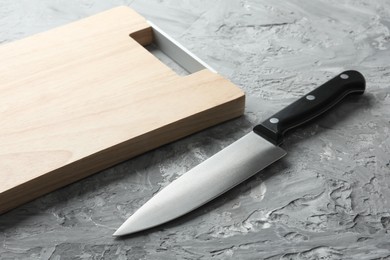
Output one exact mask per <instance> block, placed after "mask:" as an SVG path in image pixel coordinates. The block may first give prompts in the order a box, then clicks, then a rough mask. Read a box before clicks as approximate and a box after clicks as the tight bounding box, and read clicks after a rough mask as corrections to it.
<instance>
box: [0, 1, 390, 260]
mask: <svg viewBox="0 0 390 260" xmlns="http://www.w3.org/2000/svg"><path fill="white" fill-rule="evenodd" d="M121 4H125V5H130V6H132V7H133V8H135V9H136V10H137V11H139V12H140V13H141V14H143V15H144V16H145V17H147V18H148V19H150V20H152V21H154V22H155V23H156V24H158V25H159V26H160V27H162V28H163V29H165V30H166V31H167V32H168V33H169V34H171V35H172V36H173V37H174V38H176V39H177V40H178V41H180V42H181V43H183V44H184V45H185V46H187V47H188V48H189V49H190V50H192V51H193V52H194V53H196V54H197V55H198V56H200V57H201V58H202V59H204V60H205V61H206V62H208V63H209V64H210V65H211V66H213V67H214V68H216V69H217V70H218V71H219V72H220V74H222V75H224V76H225V77H227V78H229V79H230V80H231V81H233V82H234V83H236V84H237V85H239V86H240V87H241V88H242V89H243V90H244V91H245V92H246V94H247V106H246V113H245V116H243V117H241V118H239V119H236V120H233V121H230V122H227V123H224V124H222V125H219V126H216V127H213V128H211V129H208V130H206V131H203V132H201V133H198V134H195V135H193V136H190V137H188V138H185V139H183V140H180V141H178V142H175V143H172V144H169V145H166V146H164V147H161V148H159V149H157V150H154V151H151V152H149V153H146V154H144V155H142V156H139V157H137V158H134V159H132V160H130V161H127V162H124V163H122V164H120V165H118V166H116V167H114V168H111V169H108V170H106V171H103V172H101V173H98V174H96V175H94V176H92V177H90V178H87V179H84V180H82V181H80V182H77V183H75V184H72V185H69V186H67V187H65V188H63V189H60V190H58V191H56V192H53V193H50V194H48V195H46V196H44V197H41V198H39V199H37V200H35V201H33V202H31V203H28V204H26V205H24V206H21V207H19V208H17V209H15V210H13V211H11V212H9V213H7V214H4V215H1V216H0V241H1V245H0V258H1V259H127V258H131V259H175V258H177V259H211V258H213V259H214V258H215V259H227V258H234V259H390V235H389V232H390V189H389V186H390V140H389V135H390V88H389V85H390V67H389V63H390V62H389V60H390V49H389V48H390V31H389V30H390V3H389V1H385V0H376V1H369V0H365V1H362V0H351V1H334V0H332V1H325V0H322V1H319V0H317V1H304V0H289V1H265V0H263V1H261V0H260V1H254V0H252V1H250V0H241V1H238V0H237V1H233V0H232V1H225V0H219V1H206V0H202V1H189V0H186V1H179V0H169V1H168V0H149V1H142V0H136V1H121V0H112V1H92V0H83V1H80V0H58V1H50V0H41V1H38V0H36V1H31V0H23V1H12V0H1V1H0V42H8V41H12V40H16V39H20V38H23V37H25V36H28V35H31V34H34V33H37V32H41V31H45V30H48V29H50V28H53V27H56V26H59V25H62V24H66V23H68V22H71V21H74V20H77V19H79V18H83V17H86V16H89V15H92V14H95V13H97V12H100V11H103V10H106V9H109V8H111V7H114V6H117V5H121ZM0 58H1V57H0ZM344 69H357V70H359V71H361V72H362V73H363V74H364V75H365V77H366V80H367V93H366V94H365V95H364V96H361V97H356V96H355V97H351V98H349V99H348V100H347V101H345V102H344V103H343V104H341V105H339V106H337V107H336V108H335V109H333V110H332V111H331V113H329V114H327V115H325V116H323V117H321V118H320V119H318V120H316V121H315V122H314V123H313V124H311V125H307V126H304V127H301V128H300V129H298V130H296V131H292V132H291V133H290V135H289V136H288V138H287V140H286V142H285V144H284V148H285V149H286V150H287V151H288V152H289V154H288V156H287V157H285V158H284V159H282V160H281V161H279V162H277V163H276V164H274V165H272V166H271V167H268V168H267V169H266V170H265V171H263V172H262V173H260V174H257V175H256V176H254V177H253V178H251V179H250V180H248V181H246V182H244V183H242V184H241V185H239V186H237V187H236V188H234V189H233V190H231V191H229V192H228V193H226V194H224V195H223V196H221V197H219V198H217V199H215V200H214V201H212V202H210V203H208V204H207V205H205V206H203V207H201V208H199V209H198V210H196V211H194V212H192V213H190V214H188V215H186V216H184V217H182V218H180V219H178V220H176V221H173V222H171V223H169V224H166V225H163V226H160V227H158V228H155V229H152V230H150V231H146V232H141V233H139V234H136V235H133V236H130V237H126V238H125V239H114V238H113V237H111V234H112V233H113V232H114V231H115V229H116V228H117V227H119V225H120V224H121V223H122V222H123V221H124V220H125V219H126V218H127V217H128V216H130V215H131V214H132V213H133V212H134V211H135V210H136V209H137V208H138V207H139V206H141V205H142V204H143V203H144V202H145V201H146V200H148V199H149V198H150V197H151V196H152V195H153V194H154V193H156V192H157V191H159V190H160V189H161V188H162V187H164V186H166V185H167V184H168V183H170V182H171V181H172V180H173V179H175V178H176V177H178V176H180V175H181V174H183V173H185V172H186V171H187V170H188V169H190V168H191V167H193V166H195V165H197V164H198V163H200V162H202V161H203V160H205V159H206V158H208V157H209V156H211V155H212V154H214V153H215V152H217V151H218V150H220V149H221V148H223V147H225V146H226V145H228V144H230V143H231V142H233V141H234V140H236V139H238V138H239V137H241V136H243V135H244V134H245V133H247V132H249V131H250V130H251V127H252V126H253V125H255V124H256V123H257V122H260V121H261V120H262V119H264V118H265V117H267V116H269V115H271V113H272V112H276V111H277V110H279V109H280V108H282V107H283V106H285V105H287V104H289V103H290V102H292V101H293V100H295V99H297V98H298V97H300V96H301V95H303V94H305V93H306V92H308V91H310V90H312V89H313V88H314V87H315V86H317V85H319V84H321V83H323V82H325V81H326V80H327V79H329V78H331V77H332V76H334V75H335V74H337V73H339V72H341V71H343V70H344ZM0 84H1V83H0ZM0 120H1V119H0ZM0 127H1V126H0Z"/></svg>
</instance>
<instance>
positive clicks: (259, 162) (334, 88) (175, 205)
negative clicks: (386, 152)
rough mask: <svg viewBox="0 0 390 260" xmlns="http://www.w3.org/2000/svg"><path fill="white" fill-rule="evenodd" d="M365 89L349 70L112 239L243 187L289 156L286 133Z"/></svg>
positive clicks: (176, 185) (165, 195)
mask: <svg viewBox="0 0 390 260" xmlns="http://www.w3.org/2000/svg"><path fill="white" fill-rule="evenodd" d="M365 85H366V84H365V79H364V77H363V75H362V74H361V73H360V72H357V71H353V70H349V71H345V72H343V73H341V74H339V75H337V76H336V77H334V78H333V79H331V80H329V81H328V82H326V83H325V84H323V85H321V86H319V87H318V88H316V89H315V90H313V91H311V92H310V93H308V94H307V95H305V96H303V97H301V98H300V99H298V100H297V101H295V102H293V103H292V104H290V105H289V106H287V107H286V108H284V109H282V110H281V111H279V112H278V113H276V114H274V115H273V116H271V117H269V118H267V119H266V120H265V121H264V122H262V123H261V124H259V125H257V126H255V127H254V128H253V131H252V132H250V133H248V134H247V135H245V136H244V137H242V138H240V139H239V140H237V141H236V142H234V143H233V144H231V145H229V146H228V147H226V148H225V149H223V150H222V151H220V152H218V153H217V154H215V155H213V156H211V157H210V158H209V159H207V160H206V161H204V162H203V163H201V164H199V165H198V166H196V167H194V168H193V169H191V170H190V171H188V172H187V173H185V174H183V175H182V176H181V177H179V178H177V179H176V180H174V181H173V182H172V183H171V184H169V185H168V186H166V187H165V188H164V189H162V190H161V191H160V192H158V193H157V194H156V195H155V196H154V197H152V198H151V199H150V200H149V201H147V202H146V203H145V204H144V205H143V206H142V207H141V208H139V209H138V210H137V211H136V212H135V213H134V214H133V215H132V216H130V217H129V218H128V219H127V220H126V221H125V222H124V223H123V224H122V225H121V226H120V227H119V228H118V230H117V231H116V232H115V233H114V234H113V236H122V235H128V234H131V233H135V232H139V231H142V230H145V229H149V228H152V227H155V226H158V225H160V224H163V223H166V222H168V221H171V220H173V219H175V218H177V217H180V216H182V215H184V214H186V213H188V212H190V211H192V210H194V209H196V208H198V207H200V206H202V205H204V204H205V203H207V202H209V201H210V200H212V199H214V198H216V197H218V196H219V195H221V194H223V193H224V192H226V191H227V190H229V189H231V188H233V187H234V186H236V185H238V184H240V183H241V182H243V181H245V180H246V179H248V178H249V177H251V176H253V175H254V174H256V173H257V172H259V171H261V170H262V169H264V168H265V167H267V166H269V165H270V164H272V163H274V162H275V161H277V160H279V159H280V158H282V157H283V156H285V155H286V152H285V151H284V150H283V149H282V148H280V147H279V146H280V145H281V144H282V143H283V137H284V134H285V132H286V131H287V130H290V129H292V128H295V127H297V126H299V125H301V124H303V123H306V122H308V121H310V120H312V119H313V118H316V117H317V116H319V115H321V114H322V113H324V112H325V111H327V110H329V109H330V108H331V107H333V106H334V105H336V104H337V103H338V102H339V101H341V100H342V99H343V98H344V97H345V96H347V95H349V94H352V93H355V94H363V93H364V91H365Z"/></svg>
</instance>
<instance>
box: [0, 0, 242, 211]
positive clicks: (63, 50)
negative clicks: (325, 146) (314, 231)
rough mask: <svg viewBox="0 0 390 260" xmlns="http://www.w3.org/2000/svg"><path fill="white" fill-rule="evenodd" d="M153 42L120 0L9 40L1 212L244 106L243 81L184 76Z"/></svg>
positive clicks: (0, 60)
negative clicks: (160, 57)
mask: <svg viewBox="0 0 390 260" xmlns="http://www.w3.org/2000/svg"><path fill="white" fill-rule="evenodd" d="M130 35H131V37H130ZM152 41H153V34H152V28H151V27H150V26H149V25H148V23H147V22H146V20H145V19H144V18H143V17H142V16H140V15H139V14H137V13H136V12H135V11H133V10H131V9H130V8H127V7H118V8H115V9H112V10H109V11H106V12H103V13H100V14H98V15H95V16H91V17H89V18H86V19H83V20H80V21H77V22H74V23H71V24H69V25H66V26H63V27H60V28H56V29H54V30H51V31H48V32H45V33H41V34H37V35H34V36H31V37H28V38H26V39H23V40H19V41H16V42H13V43H8V44H4V45H1V46H0V213H4V212H6V211H8V210H10V209H12V208H14V207H16V206H18V205H21V204H23V203H25V202H27V201H30V200H32V199H34V198H36V197H38V196H41V195H43V194H45V193H48V192H50V191H53V190H55V189H57V188H59V187H62V186H64V185H67V184H69V183H72V182H74V181H77V180H79V179H81V178H84V177H86V176H88V175H90V174H93V173H96V172H97V171H100V170H103V169H105V168H107V167H110V166H112V165H115V164H117V163H119V162H122V161H124V160H127V159H129V158H131V157H134V156H136V155H138V154H141V153H144V152H146V151H148V150H151V149H154V148H156V147H158V146H161V145H163V144H166V143H168V142H172V141H174V140H177V139H179V138H182V137H184V136H187V135H189V134H192V133H194V132H196V131H199V130H202V129H204V128H207V127H210V126H212V125H215V124H218V123H220V122H223V121H226V120H228V119H231V118H234V117H237V116H240V115H241V114H242V113H243V111H244V94H243V92H242V91H241V90H240V89H239V88H237V87H236V86H235V85H233V84H232V83H231V82H229V81H228V80H226V79H224V78H223V77H221V76H220V75H218V74H216V73H213V72H211V71H209V70H206V69H205V70H201V71H199V72H196V73H193V74H191V75H188V76H184V77H180V76H178V75H176V74H175V73H174V72H173V71H172V70H171V69H170V68H168V67H166V66H165V65H164V64H162V63H161V62H160V61H159V60H158V59H156V58H155V57H154V56H153V55H152V54H151V53H149V52H148V51H147V50H146V49H145V48H144V47H142V45H148V44H150V43H151V42H152Z"/></svg>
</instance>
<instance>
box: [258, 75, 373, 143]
mask: <svg viewBox="0 0 390 260" xmlns="http://www.w3.org/2000/svg"><path fill="white" fill-rule="evenodd" d="M365 88H366V81H365V79H364V77H363V75H362V74H361V73H360V72H358V71H354V70H348V71H344V72H343V73H341V74H339V75H337V76H336V77H334V78H333V79H331V80H329V81H328V82H326V83H325V84H323V85H321V86H319V87H318V88H316V89H315V90H313V91H311V92H310V93H308V94H307V95H305V96H304V97H302V98H300V99H298V100H297V101H295V102H294V103H292V104H290V105H289V106H287V107H286V108H284V109H282V110H281V111H279V112H278V113H276V114H275V115H273V116H271V117H269V118H268V119H267V120H265V121H264V122H263V123H261V124H259V125H257V126H255V127H254V129H253V131H254V132H255V133H256V134H258V135H260V136H262V137H263V138H265V139H267V140H268V141H270V142H271V143H273V144H275V145H280V144H281V143H283V135H284V133H285V132H286V131H287V130H289V129H292V128H294V127H296V126H299V125H301V124H303V123H306V122H308V121H310V120H311V119H313V118H315V117H317V116H319V115H321V114H322V113H324V112H325V111H327V110H329V109H330V108H331V107H333V106H334V105H336V104H337V103H338V102H339V101H341V100H342V99H343V98H344V97H345V96H346V95H348V94H352V93H356V94H363V93H364V90H365Z"/></svg>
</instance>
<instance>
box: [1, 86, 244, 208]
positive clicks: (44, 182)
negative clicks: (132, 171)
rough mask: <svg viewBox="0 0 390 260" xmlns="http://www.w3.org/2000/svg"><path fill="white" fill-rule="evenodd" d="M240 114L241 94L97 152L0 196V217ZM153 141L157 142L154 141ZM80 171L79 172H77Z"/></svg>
mask: <svg viewBox="0 0 390 260" xmlns="http://www.w3.org/2000/svg"><path fill="white" fill-rule="evenodd" d="M244 110H245V95H244V93H243V92H242V94H241V95H240V96H238V97H237V98H234V99H232V100H231V101H229V102H226V103H223V104H221V105H218V106H215V107H212V108H210V109H207V110H204V111H202V112H200V113H197V114H193V115H191V116H189V117H187V118H183V119H181V120H178V121H176V122H174V123H172V124H168V125H165V126H163V127H162V128H160V129H155V130H153V131H150V132H148V133H145V134H144V135H141V136H138V137H137V138H134V139H131V140H128V141H126V142H123V143H121V144H118V145H116V146H113V147H110V148H109V149H106V150H102V151H99V152H97V153H95V154H93V155H91V156H89V157H87V158H83V159H82V160H79V161H76V162H73V163H71V164H68V165H66V166H63V167H61V168H58V169H56V170H54V171H51V172H48V173H47V174H44V175H41V176H39V177H37V178H35V179H32V180H29V181H27V182H25V183H23V184H21V185H18V186H16V187H13V188H12V189H9V190H7V191H4V192H2V193H0V201H2V204H1V205H0V215H1V214H4V213H6V212H8V211H10V210H12V209H14V208H16V207H18V206H21V205H23V204H25V203H27V202H30V201H33V200H35V199H36V198H39V197H41V196H43V195H45V194H47V193H49V192H52V191H55V190H57V189H59V188H62V187H65V186H67V185H69V184H72V183H73V182H76V181H79V180H81V179H84V178H86V177H88V176H91V175H93V174H94V173H97V172H100V171H102V170H105V169H107V168H109V167H112V166H114V165H117V164H119V163H121V162H123V161H126V160H129V159H131V158H134V157H136V156H138V155H141V154H143V153H146V152H148V151H151V150H154V149H156V148H158V147H160V146H162V145H165V144H168V143H171V142H174V141H177V140H179V139H182V138H184V137H186V136H189V135H191V134H194V133H197V132H199V131H201V130H204V129H207V128H209V127H212V126H215V125H216V124H219V123H222V122H225V121H228V120H231V119H234V118H237V117H239V116H241V115H243V114H244ZM227 111H228V112H227ZM156 134H157V135H156ZM166 135H168V136H166ZM153 138H154V139H153ZM156 139H160V140H157V141H156ZM147 143H149V144H147ZM145 144H146V145H145ZM103 158H104V159H103ZM90 165H94V167H92V168H91V167H87V166H90ZM80 169H83V170H82V171H80ZM70 172H72V173H73V175H70V176H69V173H70ZM65 173H67V176H65V177H64V176H63V175H64V174H65ZM27 191H28V192H27Z"/></svg>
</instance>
